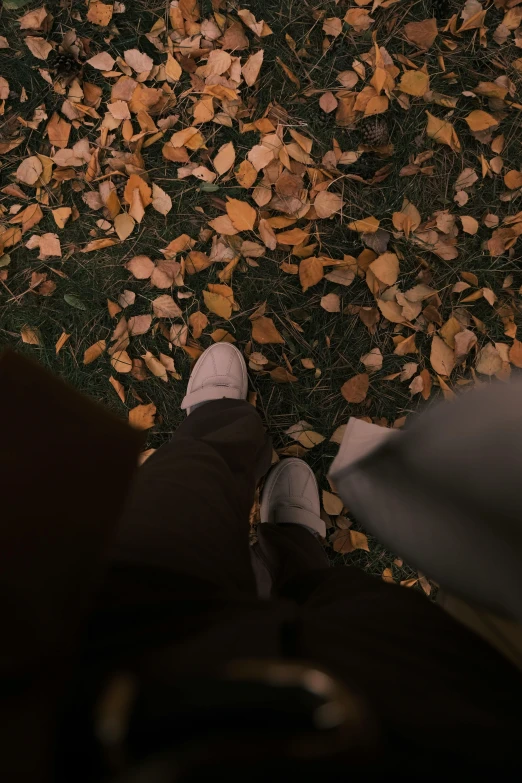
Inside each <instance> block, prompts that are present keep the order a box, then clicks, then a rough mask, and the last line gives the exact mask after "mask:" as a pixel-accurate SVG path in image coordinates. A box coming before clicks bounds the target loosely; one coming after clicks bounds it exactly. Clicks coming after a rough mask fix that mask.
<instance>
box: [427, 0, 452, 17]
mask: <svg viewBox="0 0 522 783" xmlns="http://www.w3.org/2000/svg"><path fill="white" fill-rule="evenodd" d="M431 9H432V12H433V16H434V17H435V18H436V19H449V18H450V16H451V5H450V0H431Z"/></svg>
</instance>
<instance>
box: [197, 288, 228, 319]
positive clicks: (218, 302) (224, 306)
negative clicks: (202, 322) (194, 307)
mask: <svg viewBox="0 0 522 783" xmlns="http://www.w3.org/2000/svg"><path fill="white" fill-rule="evenodd" d="M203 299H204V301H205V305H206V307H207V309H208V310H210V312H211V313H215V314H216V315H219V316H220V318H225V319H227V320H229V319H230V316H231V315H232V302H231V300H230V299H229V298H227V297H226V296H222V295H221V294H217V293H212V292H211V291H203Z"/></svg>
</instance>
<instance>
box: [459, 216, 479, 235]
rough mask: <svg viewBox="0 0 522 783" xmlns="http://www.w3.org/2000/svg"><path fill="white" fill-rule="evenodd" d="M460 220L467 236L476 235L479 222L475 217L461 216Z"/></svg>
mask: <svg viewBox="0 0 522 783" xmlns="http://www.w3.org/2000/svg"><path fill="white" fill-rule="evenodd" d="M460 220H461V223H462V230H463V231H464V232H465V233H466V234H476V233H477V231H478V227H479V224H478V220H475V218H474V217H471V216H470V215H461V216H460Z"/></svg>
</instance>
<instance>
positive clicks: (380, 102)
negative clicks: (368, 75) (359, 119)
mask: <svg viewBox="0 0 522 783" xmlns="http://www.w3.org/2000/svg"><path fill="white" fill-rule="evenodd" d="M389 105H390V102H389V100H388V96H387V95H374V96H373V97H372V98H370V100H369V101H368V103H367V104H366V108H365V109H364V114H365V116H366V117H369V116H371V115H373V114H383V113H384V112H385V111H388V106H389Z"/></svg>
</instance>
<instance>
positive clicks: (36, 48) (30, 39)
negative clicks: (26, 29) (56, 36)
mask: <svg viewBox="0 0 522 783" xmlns="http://www.w3.org/2000/svg"><path fill="white" fill-rule="evenodd" d="M24 42H25V44H26V45H27V47H28V49H29V51H30V52H31V54H32V55H33V57H36V58H37V59H38V60H47V58H48V57H49V52H52V50H53V47H52V46H51V44H50V43H49V42H48V41H46V40H45V38H38V37H35V36H33V35H28V36H27V38H24Z"/></svg>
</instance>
